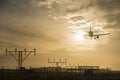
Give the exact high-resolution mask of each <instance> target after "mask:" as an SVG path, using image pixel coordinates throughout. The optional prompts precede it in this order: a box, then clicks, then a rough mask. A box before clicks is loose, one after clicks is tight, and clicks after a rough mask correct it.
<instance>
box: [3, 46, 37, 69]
mask: <svg viewBox="0 0 120 80" xmlns="http://www.w3.org/2000/svg"><path fill="white" fill-rule="evenodd" d="M5 52H6V56H7V54H10V55H11V56H12V57H13V58H14V59H15V60H16V61H17V62H18V69H22V65H23V62H24V61H25V60H26V59H27V58H28V56H29V55H30V54H31V53H34V56H35V55H36V49H34V50H32V51H28V50H26V49H24V50H17V48H16V49H15V50H13V51H9V50H8V49H7V48H6V49H5Z"/></svg>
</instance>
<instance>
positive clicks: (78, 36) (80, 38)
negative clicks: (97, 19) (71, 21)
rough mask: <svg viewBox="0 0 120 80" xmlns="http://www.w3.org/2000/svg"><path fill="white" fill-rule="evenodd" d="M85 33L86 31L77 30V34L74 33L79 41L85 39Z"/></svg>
mask: <svg viewBox="0 0 120 80" xmlns="http://www.w3.org/2000/svg"><path fill="white" fill-rule="evenodd" d="M84 35H85V32H84V31H79V32H76V34H74V39H75V40H77V41H85V37H84Z"/></svg>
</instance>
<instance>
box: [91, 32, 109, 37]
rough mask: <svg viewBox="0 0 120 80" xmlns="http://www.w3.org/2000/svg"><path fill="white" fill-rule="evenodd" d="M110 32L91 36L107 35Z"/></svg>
mask: <svg viewBox="0 0 120 80" xmlns="http://www.w3.org/2000/svg"><path fill="white" fill-rule="evenodd" d="M109 34H110V33H105V34H96V35H93V36H103V35H109Z"/></svg>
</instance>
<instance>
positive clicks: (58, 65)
mask: <svg viewBox="0 0 120 80" xmlns="http://www.w3.org/2000/svg"><path fill="white" fill-rule="evenodd" d="M48 63H51V64H52V65H53V66H54V64H55V67H61V66H62V65H63V64H65V66H66V64H67V59H65V61H61V59H59V61H56V60H55V59H53V60H52V61H50V59H48Z"/></svg>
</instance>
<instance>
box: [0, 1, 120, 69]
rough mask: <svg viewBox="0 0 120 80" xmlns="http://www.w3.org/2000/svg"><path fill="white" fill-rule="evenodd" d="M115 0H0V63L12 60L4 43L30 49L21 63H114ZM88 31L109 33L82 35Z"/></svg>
mask: <svg viewBox="0 0 120 80" xmlns="http://www.w3.org/2000/svg"><path fill="white" fill-rule="evenodd" d="M119 22H120V0H0V37H1V38H0V65H1V66H5V67H11V66H12V67H13V66H17V62H16V61H15V60H14V59H13V58H12V56H10V55H8V56H5V48H8V50H13V51H14V49H15V48H17V49H18V50H24V48H26V49H27V50H33V49H34V48H36V50H37V54H36V56H33V55H32V54H31V55H30V56H29V57H28V58H27V59H26V60H25V61H24V63H23V64H24V66H26V67H29V66H32V67H40V66H52V65H51V64H48V63H47V62H48V61H47V60H48V59H51V60H53V59H56V61H59V59H60V58H61V59H62V60H63V61H64V59H67V60H68V61H67V63H68V66H69V65H78V64H79V65H81V66H100V67H102V68H106V67H109V68H111V69H120V64H119V63H120V60H119V57H120V53H119V52H120V45H119V40H120V34H119V32H120V23H119ZM90 26H91V27H92V30H93V32H94V33H96V34H98V33H111V34H110V35H106V36H100V38H99V39H86V38H85V37H84V35H85V34H86V33H87V32H88V31H89V28H90Z"/></svg>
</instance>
